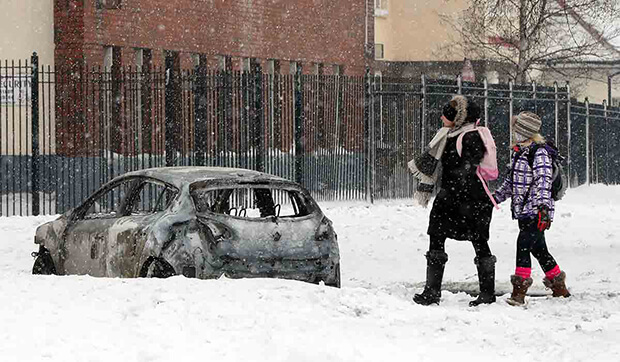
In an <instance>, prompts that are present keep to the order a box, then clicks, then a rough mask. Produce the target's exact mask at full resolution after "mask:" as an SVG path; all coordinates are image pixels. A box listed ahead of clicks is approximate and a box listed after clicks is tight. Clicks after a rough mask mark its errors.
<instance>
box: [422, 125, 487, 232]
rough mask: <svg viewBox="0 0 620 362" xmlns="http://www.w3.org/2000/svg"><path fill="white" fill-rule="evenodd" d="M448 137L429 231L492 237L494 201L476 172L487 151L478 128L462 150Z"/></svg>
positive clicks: (453, 138) (471, 133)
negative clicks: (490, 232) (458, 151)
mask: <svg viewBox="0 0 620 362" xmlns="http://www.w3.org/2000/svg"><path fill="white" fill-rule="evenodd" d="M457 138H458V137H451V138H448V140H447V143H446V147H445V149H444V153H443V155H442V157H441V166H442V174H441V188H440V189H439V191H438V193H437V196H436V197H435V201H434V203H433V208H432V210H431V215H430V220H429V226H428V234H429V235H435V236H442V237H446V238H450V239H456V240H470V241H482V240H485V241H486V240H489V226H490V224H491V214H492V212H493V204H492V203H491V200H490V199H489V196H488V195H487V194H486V192H485V191H484V188H483V186H482V182H481V181H480V179H479V178H478V176H477V175H476V166H477V165H479V164H480V161H481V160H482V157H483V155H484V152H485V148H484V143H483V142H482V139H481V138H480V134H478V132H468V133H466V134H465V135H464V136H463V149H462V151H463V154H462V156H459V155H458V153H457V152H456V139H457Z"/></svg>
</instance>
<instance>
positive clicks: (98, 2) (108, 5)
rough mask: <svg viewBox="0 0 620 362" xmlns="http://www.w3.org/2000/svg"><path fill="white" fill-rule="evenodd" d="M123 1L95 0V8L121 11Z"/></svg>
mask: <svg viewBox="0 0 620 362" xmlns="http://www.w3.org/2000/svg"><path fill="white" fill-rule="evenodd" d="M122 3H123V1H122V0H95V6H96V7H97V9H110V10H114V9H120V8H121V5H122Z"/></svg>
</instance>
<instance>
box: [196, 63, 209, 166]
mask: <svg viewBox="0 0 620 362" xmlns="http://www.w3.org/2000/svg"><path fill="white" fill-rule="evenodd" d="M194 75H195V77H194V82H195V84H194V104H195V107H194V129H195V132H194V144H195V148H196V149H195V151H194V155H195V160H196V165H198V166H205V165H206V153H207V137H208V135H207V59H206V56H204V55H201V56H199V58H198V64H197V65H196V66H195V68H194Z"/></svg>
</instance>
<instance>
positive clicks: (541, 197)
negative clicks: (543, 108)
mask: <svg viewBox="0 0 620 362" xmlns="http://www.w3.org/2000/svg"><path fill="white" fill-rule="evenodd" d="M531 149H532V146H528V147H527V148H525V150H524V151H523V152H522V153H521V154H520V155H518V153H517V152H515V153H514V154H513V156H512V160H511V163H510V164H511V166H512V165H514V166H513V169H512V171H510V172H509V174H508V175H507V176H506V179H505V180H504V183H503V184H502V186H500V188H499V189H498V190H497V191H495V194H494V195H495V199H496V200H497V203H498V204H499V203H500V202H503V201H504V200H506V199H507V198H509V197H512V206H511V208H512V218H513V219H530V218H537V217H538V207H539V206H540V205H545V206H547V207H548V209H549V217H550V218H551V220H553V214H554V211H555V202H554V201H553V198H551V180H552V177H553V166H552V165H551V156H550V155H549V152H548V151H547V149H546V148H545V147H544V146H541V147H538V149H537V150H536V155H535V156H534V162H533V163H532V166H533V167H530V164H529V162H528V153H529V152H530V150H531ZM517 155H518V159H517V160H515V158H516V157H517ZM511 176H512V177H511Z"/></svg>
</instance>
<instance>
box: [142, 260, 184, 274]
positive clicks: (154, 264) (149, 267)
mask: <svg viewBox="0 0 620 362" xmlns="http://www.w3.org/2000/svg"><path fill="white" fill-rule="evenodd" d="M173 275H176V272H175V271H174V268H173V267H172V265H170V264H169V263H168V262H167V261H165V260H163V259H160V258H149V260H147V261H146V262H145V263H144V265H143V266H142V269H141V271H140V276H141V277H144V278H168V277H171V276H173Z"/></svg>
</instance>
